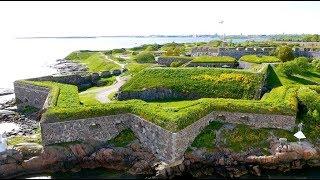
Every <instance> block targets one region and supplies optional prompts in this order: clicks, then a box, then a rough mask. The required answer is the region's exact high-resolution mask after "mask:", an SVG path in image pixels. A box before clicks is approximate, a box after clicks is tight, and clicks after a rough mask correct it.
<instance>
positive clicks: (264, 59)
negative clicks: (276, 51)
mask: <svg viewBox="0 0 320 180" xmlns="http://www.w3.org/2000/svg"><path fill="white" fill-rule="evenodd" d="M240 60H241V61H245V62H250V63H258V64H261V63H276V62H281V61H280V59H278V58H277V57H275V56H261V57H258V56H257V55H244V56H242V57H241V58H240Z"/></svg>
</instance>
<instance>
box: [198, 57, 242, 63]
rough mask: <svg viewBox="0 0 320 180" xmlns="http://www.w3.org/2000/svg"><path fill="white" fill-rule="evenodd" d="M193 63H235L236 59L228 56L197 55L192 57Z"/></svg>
mask: <svg viewBox="0 0 320 180" xmlns="http://www.w3.org/2000/svg"><path fill="white" fill-rule="evenodd" d="M192 62H194V63H235V62H236V59H235V58H233V57H230V56H199V57H195V58H193V60H192Z"/></svg>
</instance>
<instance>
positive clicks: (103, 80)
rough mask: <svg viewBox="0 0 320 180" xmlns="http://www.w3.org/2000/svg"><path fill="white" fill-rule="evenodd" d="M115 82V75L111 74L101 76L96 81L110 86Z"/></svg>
mask: <svg viewBox="0 0 320 180" xmlns="http://www.w3.org/2000/svg"><path fill="white" fill-rule="evenodd" d="M115 82H116V76H111V77H108V78H101V79H99V81H98V83H102V84H103V86H111V85H112V84H113V83H115Z"/></svg>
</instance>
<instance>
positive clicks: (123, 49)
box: [112, 48, 126, 54]
mask: <svg viewBox="0 0 320 180" xmlns="http://www.w3.org/2000/svg"><path fill="white" fill-rule="evenodd" d="M124 52H126V49H125V48H121V49H113V50H112V53H113V54H116V53H124Z"/></svg>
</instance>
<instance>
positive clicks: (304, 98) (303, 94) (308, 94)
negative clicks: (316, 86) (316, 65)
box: [298, 86, 320, 122]
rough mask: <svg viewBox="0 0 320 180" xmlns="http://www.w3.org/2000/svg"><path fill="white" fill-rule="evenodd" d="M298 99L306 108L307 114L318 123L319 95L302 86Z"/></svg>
mask: <svg viewBox="0 0 320 180" xmlns="http://www.w3.org/2000/svg"><path fill="white" fill-rule="evenodd" d="M298 98H299V100H300V101H301V102H302V104H303V105H305V106H306V107H307V108H308V114H309V115H311V116H312V117H313V118H314V119H317V120H318V122H320V94H318V93H317V92H316V91H315V90H312V89H310V88H309V87H306V86H302V87H301V88H300V89H299V91H298Z"/></svg>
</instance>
